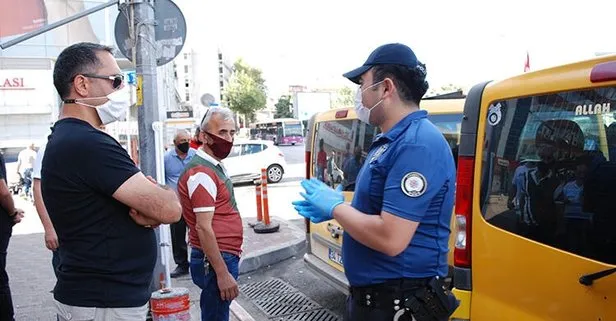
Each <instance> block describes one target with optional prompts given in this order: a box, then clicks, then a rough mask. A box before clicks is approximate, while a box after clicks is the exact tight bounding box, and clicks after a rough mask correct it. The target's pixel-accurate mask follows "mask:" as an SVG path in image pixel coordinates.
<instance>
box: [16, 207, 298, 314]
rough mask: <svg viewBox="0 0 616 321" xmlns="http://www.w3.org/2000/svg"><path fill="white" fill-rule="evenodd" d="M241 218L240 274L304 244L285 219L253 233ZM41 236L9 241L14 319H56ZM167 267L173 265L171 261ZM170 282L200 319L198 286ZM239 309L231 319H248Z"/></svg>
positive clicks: (281, 257) (51, 279)
mask: <svg viewBox="0 0 616 321" xmlns="http://www.w3.org/2000/svg"><path fill="white" fill-rule="evenodd" d="M242 219H243V221H244V247H243V250H244V253H243V255H242V259H241V261H240V274H244V273H247V272H250V271H254V270H257V269H259V268H261V267H264V266H267V265H270V264H274V263H276V262H280V261H282V260H284V259H287V258H289V257H292V256H293V255H295V254H296V253H298V252H299V251H301V250H302V248H303V247H304V239H305V234H304V232H303V231H302V230H301V229H300V228H298V227H297V226H295V225H293V224H291V223H289V222H287V221H285V220H282V219H279V218H276V217H274V218H272V221H274V222H278V223H280V231H279V232H276V233H272V234H256V233H254V231H253V230H252V228H250V227H249V226H248V223H249V222H253V221H254V219H251V218H242ZM43 238H44V236H43V234H42V233H36V234H24V235H14V236H13V237H12V238H11V241H10V245H9V249H8V257H7V272H8V274H9V279H10V285H11V291H12V293H13V305H14V307H15V319H16V320H17V321H33V320H40V321H52V320H54V321H55V320H56V318H55V315H54V313H53V309H52V307H53V305H52V304H53V303H52V302H53V296H52V294H51V293H50V291H51V290H52V289H53V287H54V285H55V276H54V274H53V271H52V268H51V252H50V251H49V250H47V248H45V245H44V241H43ZM171 268H172V269H173V268H175V264H173V262H171ZM240 278H242V276H241V275H240ZM172 285H173V286H174V287H185V288H188V289H189V290H190V301H191V319H192V320H200V318H199V316H200V311H199V293H200V290H199V288H197V287H196V286H195V285H194V284H192V280H191V278H190V276H184V277H181V278H178V279H173V280H172ZM242 310H243V309H242V308H241V307H239V305H237V304H236V303H235V304H232V318H231V320H245V321H249V320H251V319H250V318H249V316H245V315H241V314H242V313H243V312H245V311H242Z"/></svg>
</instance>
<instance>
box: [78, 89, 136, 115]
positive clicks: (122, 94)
mask: <svg viewBox="0 0 616 321" xmlns="http://www.w3.org/2000/svg"><path fill="white" fill-rule="evenodd" d="M101 98H107V99H108V101H107V102H106V103H104V104H102V105H100V106H94V105H89V104H86V103H82V102H80V101H75V104H79V105H83V106H88V107H92V108H95V109H96V113H97V114H98V117H99V118H100V119H101V122H102V123H103V125H107V124H110V123H113V122H115V121H119V120H124V119H125V118H126V111H127V110H128V108H129V107H130V105H131V97H130V92H129V91H128V86H124V87H123V88H121V89H118V90H116V91H114V92H112V93H111V94H109V95H107V96H105V97H93V98H83V99H79V100H92V99H101Z"/></svg>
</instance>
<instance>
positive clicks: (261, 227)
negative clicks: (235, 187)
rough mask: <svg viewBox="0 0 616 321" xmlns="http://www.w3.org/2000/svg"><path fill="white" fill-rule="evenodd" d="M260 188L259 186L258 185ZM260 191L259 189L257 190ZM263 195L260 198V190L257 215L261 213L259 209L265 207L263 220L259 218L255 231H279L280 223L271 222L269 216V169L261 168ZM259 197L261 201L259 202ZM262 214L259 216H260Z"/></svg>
mask: <svg viewBox="0 0 616 321" xmlns="http://www.w3.org/2000/svg"><path fill="white" fill-rule="evenodd" d="M257 188H258V187H257ZM257 191H258V190H257ZM260 195H261V197H260V198H259V192H257V215H259V209H260V208H261V206H260V205H259V204H261V205H262V207H263V216H262V219H263V221H261V220H259V222H257V224H256V225H255V226H254V231H255V233H273V232H278V230H279V229H280V224H279V223H275V222H271V221H270V216H269V197H268V195H267V169H265V168H262V169H261V193H260ZM259 199H260V201H261V203H259ZM259 217H260V216H258V218H259Z"/></svg>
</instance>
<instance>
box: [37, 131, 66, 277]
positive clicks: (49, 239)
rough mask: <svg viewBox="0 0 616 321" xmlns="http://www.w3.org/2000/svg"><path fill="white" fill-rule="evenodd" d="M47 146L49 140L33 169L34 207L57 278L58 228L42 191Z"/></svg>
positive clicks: (58, 256)
mask: <svg viewBox="0 0 616 321" xmlns="http://www.w3.org/2000/svg"><path fill="white" fill-rule="evenodd" d="M46 147H47V142H46V141H45V143H44V144H43V145H42V146H41V147H40V148H39V150H38V152H37V154H36V161H35V162H34V168H33V171H32V180H33V185H32V192H33V196H34V207H35V208H36V212H37V213H38V216H39V218H40V219H41V223H42V224H43V229H44V230H45V247H47V248H48V249H49V250H50V251H51V253H52V256H51V266H52V267H53V272H54V274H56V278H57V277H58V272H57V270H58V265H59V264H60V255H59V254H58V250H59V248H60V242H58V234H57V233H56V229H55V228H54V227H53V223H52V222H51V219H50V218H49V213H47V208H45V202H44V201H43V194H42V192H41V167H43V156H44V155H45V149H46Z"/></svg>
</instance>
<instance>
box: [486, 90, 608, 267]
mask: <svg viewBox="0 0 616 321" xmlns="http://www.w3.org/2000/svg"><path fill="white" fill-rule="evenodd" d="M615 111H616V88H614V87H607V88H598V89H587V90H578V91H567V92H561V93H554V94H549V95H541V96H534V97H525V98H520V99H509V100H504V101H495V102H492V103H491V104H490V107H489V110H488V114H487V119H486V129H485V141H484V142H483V146H484V151H483V153H482V157H483V162H482V164H481V166H482V177H481V194H482V195H481V198H480V199H481V204H482V212H483V215H484V216H485V218H486V220H487V221H488V222H490V223H491V224H493V225H495V226H498V227H500V228H503V229H505V230H507V231H510V232H512V233H515V234H517V235H519V236H521V237H524V238H528V239H531V240H534V241H537V242H541V243H543V244H546V245H549V246H552V247H555V248H558V249H561V250H564V251H568V252H570V253H573V254H577V255H580V256H584V257H587V258H590V259H594V260H598V261H601V262H605V263H608V264H616V202H614V200H613V198H614V195H616V184H614V182H615V181H616V119H615Z"/></svg>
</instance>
